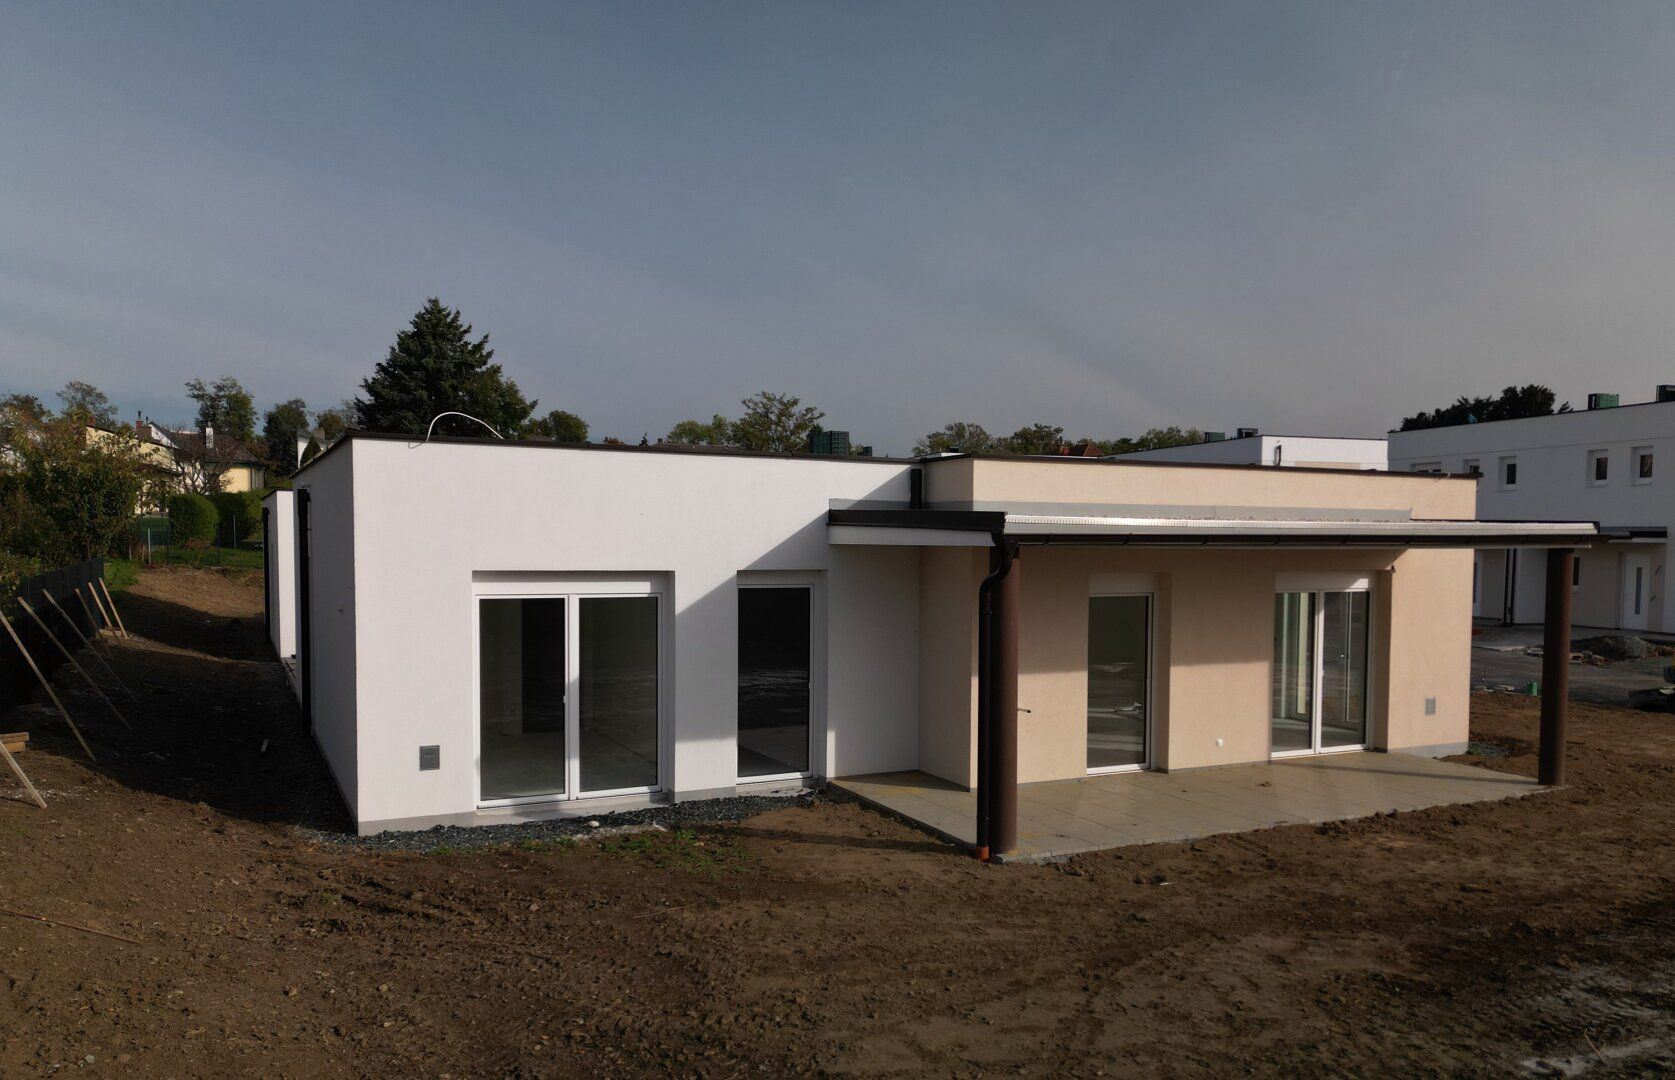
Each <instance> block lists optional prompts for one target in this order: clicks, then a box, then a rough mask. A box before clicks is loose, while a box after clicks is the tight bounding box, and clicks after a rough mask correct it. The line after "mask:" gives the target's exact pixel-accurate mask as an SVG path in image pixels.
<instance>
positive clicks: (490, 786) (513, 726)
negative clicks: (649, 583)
mask: <svg viewBox="0 0 1675 1080" xmlns="http://www.w3.org/2000/svg"><path fill="white" fill-rule="evenodd" d="M564 609H565V602H564V599H563V598H562V597H542V598H538V599H506V600H498V599H496V600H479V601H478V602H477V643H478V645H477V648H478V661H477V670H478V695H479V701H478V714H477V715H478V726H479V729H480V736H479V738H480V742H479V758H478V760H479V763H480V776H481V779H482V797H483V798H484V799H488V800H498V799H521V798H527V797H529V796H535V795H562V794H564V792H565V791H566V790H567V787H568V785H567V784H566V783H565V779H566V777H565V763H566V762H567V761H568V760H569V758H568V755H567V754H566V753H565V746H566V740H565V736H566V730H565V728H566V725H565V709H564V702H565V698H566V689H567V680H566V678H565V667H566V665H565V662H564V656H565V649H564V640H565V633H564V629H565V626H564V623H565V619H564Z"/></svg>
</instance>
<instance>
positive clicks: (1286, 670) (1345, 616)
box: [1269, 589, 1372, 757]
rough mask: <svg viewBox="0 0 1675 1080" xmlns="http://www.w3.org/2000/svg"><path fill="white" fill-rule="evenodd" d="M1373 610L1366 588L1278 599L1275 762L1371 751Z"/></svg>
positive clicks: (1273, 721) (1287, 595)
mask: <svg viewBox="0 0 1675 1080" xmlns="http://www.w3.org/2000/svg"><path fill="white" fill-rule="evenodd" d="M1371 610H1372V594H1371V593H1370V592H1368V591H1366V590H1360V589H1357V590H1314V591H1309V592H1282V593H1279V594H1277V595H1276V596H1275V598H1274V666H1273V694H1272V708H1271V710H1270V714H1269V715H1270V717H1271V719H1270V728H1269V733H1270V734H1269V751H1270V753H1271V754H1272V755H1273V756H1275V757H1285V756H1289V755H1294V754H1321V753H1330V752H1332V751H1337V750H1359V749H1362V748H1364V747H1365V746H1366V745H1367V741H1368V740H1367V683H1368V678H1367V673H1368V643H1369V640H1370V636H1369V632H1370V626H1371V619H1370V614H1371Z"/></svg>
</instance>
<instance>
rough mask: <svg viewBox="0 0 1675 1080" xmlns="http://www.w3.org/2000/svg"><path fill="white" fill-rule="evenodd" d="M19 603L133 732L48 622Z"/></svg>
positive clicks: (21, 598)
mask: <svg viewBox="0 0 1675 1080" xmlns="http://www.w3.org/2000/svg"><path fill="white" fill-rule="evenodd" d="M17 602H18V603H20V604H22V605H23V610H25V611H27V612H28V613H29V617H30V618H31V619H34V620H35V625H37V626H39V627H40V628H41V631H42V632H43V633H45V634H46V636H47V639H48V640H49V641H51V642H52V643H53V644H54V645H56V646H58V651H59V652H61V653H63V654H64V659H66V660H68V661H69V662H70V666H71V667H73V668H75V669H76V671H77V672H78V673H79V674H80V675H81V677H82V678H84V679H86V680H87V685H88V686H91V687H92V688H93V692H94V693H95V694H98V695H99V700H100V701H103V702H104V703H105V704H106V705H107V706H108V707H109V708H110V711H111V712H113V713H115V714H116V718H117V719H118V720H120V721H122V726H123V727H125V728H127V729H128V730H129V731H133V730H134V725H133V724H130V723H129V722H128V718H127V717H126V716H123V715H122V710H120V709H118V708H117V707H116V703H115V702H114V701H112V700H111V699H110V698H109V697H107V696H106V695H105V691H104V689H103V688H101V687H100V686H99V684H98V683H96V682H94V681H93V676H91V675H89V674H88V673H87V669H86V668H84V667H82V666H81V664H79V663H78V662H77V661H76V656H75V654H74V653H72V652H71V651H70V650H69V649H67V648H65V647H64V643H63V642H62V641H59V640H58V635H57V634H55V633H53V632H52V627H50V626H48V625H47V624H46V620H45V619H43V618H41V617H40V615H38V614H36V612H35V609H34V608H32V607H30V606H29V601H27V600H25V599H24V598H23V597H21V596H20V597H18V598H17Z"/></svg>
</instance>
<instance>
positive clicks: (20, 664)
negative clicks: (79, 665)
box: [0, 559, 105, 712]
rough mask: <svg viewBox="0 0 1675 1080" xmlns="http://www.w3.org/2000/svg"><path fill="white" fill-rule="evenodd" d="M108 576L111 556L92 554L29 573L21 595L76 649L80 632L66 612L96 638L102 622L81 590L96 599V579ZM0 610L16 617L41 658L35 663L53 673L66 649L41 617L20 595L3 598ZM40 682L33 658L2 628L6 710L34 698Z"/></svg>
mask: <svg viewBox="0 0 1675 1080" xmlns="http://www.w3.org/2000/svg"><path fill="white" fill-rule="evenodd" d="M104 576H105V560H104V559H88V560H87V561H86V562H79V563H72V564H71V565H69V566H61V567H59V568H58V569H57V570H48V571H47V572H46V573H44V574H36V575H35V576H34V577H30V578H24V579H23V581H22V582H20V583H19V585H18V588H17V594H16V595H17V596H21V597H23V598H24V599H25V600H27V601H29V606H30V607H32V608H34V609H35V611H36V613H37V614H39V615H40V616H41V618H42V619H45V620H46V623H47V625H48V626H50V627H51V628H52V632H53V633H54V634H56V635H58V640H60V641H62V642H64V643H65V644H66V645H69V646H70V648H71V650H72V651H74V649H75V648H76V644H75V638H76V635H75V634H73V633H71V632H70V629H69V628H68V627H67V626H65V625H64V615H68V616H69V617H70V618H71V619H73V620H75V624H76V626H78V627H79V628H80V629H81V632H82V633H83V634H85V635H87V636H88V637H89V638H92V637H93V636H94V635H95V633H96V631H97V629H98V626H99V624H98V623H96V622H94V621H92V619H91V618H90V617H89V610H88V608H87V607H85V606H84V605H83V603H82V602H81V601H80V600H78V599H76V590H77V589H80V590H81V594H82V596H84V597H87V603H88V604H91V603H93V598H92V596H90V595H89V589H90V587H91V588H96V587H97V585H96V584H95V583H96V582H98V580H99V579H100V578H102V577H104ZM47 593H50V594H51V595H52V599H53V600H56V601H58V606H59V607H60V608H63V609H64V615H60V614H59V613H58V611H57V609H55V608H54V607H53V606H52V604H51V603H50V602H49V601H48V600H47V598H46V595H45V594H47ZM0 610H3V611H5V613H6V618H7V619H9V620H11V624H12V629H14V630H16V631H17V634H18V636H19V637H21V638H22V639H23V644H24V646H25V647H27V648H28V649H29V652H30V653H31V654H32V655H33V656H34V657H35V662H36V663H37V664H39V665H40V666H41V670H42V671H43V672H45V673H47V674H48V675H49V676H50V675H51V673H52V672H53V671H54V670H56V669H57V668H58V666H59V665H60V664H62V663H63V662H64V654H63V653H61V652H59V651H58V649H57V648H56V647H54V645H53V644H52V642H51V641H49V640H48V639H47V636H46V634H44V633H43V632H42V631H41V628H40V626H39V625H38V624H37V623H36V622H35V620H34V619H31V618H30V617H29V615H28V614H27V613H26V612H25V611H24V610H23V608H22V606H21V605H19V604H18V603H17V599H16V596H5V597H0ZM39 686H40V684H39V683H38V682H37V681H36V679H35V675H34V673H33V672H32V671H30V670H29V664H28V661H26V660H24V658H23V654H22V653H20V652H18V651H17V646H16V645H15V644H14V643H13V642H12V639H11V638H9V637H6V635H5V633H4V632H3V631H0V712H4V711H5V710H7V709H10V708H12V707H13V706H16V705H21V704H23V703H24V702H27V701H30V700H33V697H34V694H35V692H36V690H37V689H38V687H39Z"/></svg>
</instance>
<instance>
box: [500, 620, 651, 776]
mask: <svg viewBox="0 0 1675 1080" xmlns="http://www.w3.org/2000/svg"><path fill="white" fill-rule="evenodd" d="M661 603H662V601H661V598H660V597H658V596H656V595H626V596H625V595H587V594H567V595H562V596H480V597H478V599H477V649H478V652H477V673H478V784H479V788H478V802H479V803H480V804H483V805H499V804H505V803H514V802H522V801H533V800H545V799H563V798H578V797H582V796H597V795H618V794H638V793H643V792H650V791H655V790H657V787H658V784H659V781H660V773H659V770H660V753H659V751H660V746H661V742H662V731H661V724H660V716H661V707H660V703H661V693H662V691H661V677H660V663H661V659H660V657H661V643H660V625H661V614H660V610H661Z"/></svg>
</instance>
